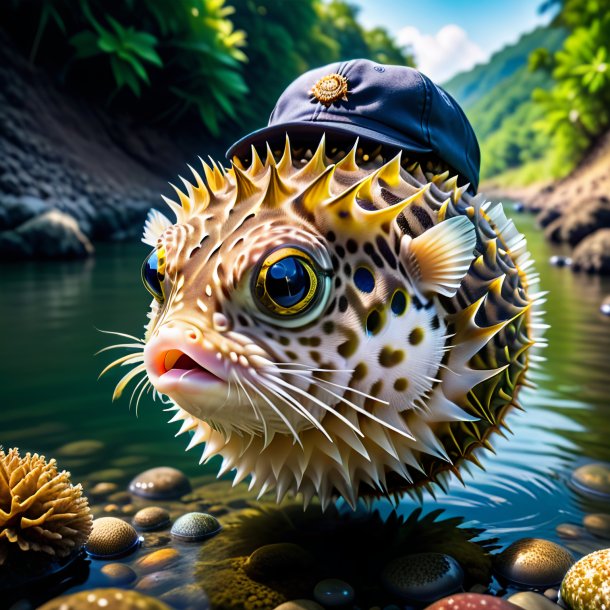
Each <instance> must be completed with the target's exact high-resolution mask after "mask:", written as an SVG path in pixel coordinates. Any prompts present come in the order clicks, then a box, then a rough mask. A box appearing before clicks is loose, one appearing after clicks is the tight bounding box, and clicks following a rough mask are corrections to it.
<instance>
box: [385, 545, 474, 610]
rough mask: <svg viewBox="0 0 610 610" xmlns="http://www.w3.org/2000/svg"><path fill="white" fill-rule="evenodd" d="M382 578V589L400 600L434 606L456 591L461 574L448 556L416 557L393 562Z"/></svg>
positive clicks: (415, 555) (418, 554)
mask: <svg viewBox="0 0 610 610" xmlns="http://www.w3.org/2000/svg"><path fill="white" fill-rule="evenodd" d="M381 578H382V583H383V586H384V588H385V589H386V590H387V591H389V592H390V593H392V594H394V595H397V596H398V597H400V598H401V599H404V600H406V601H411V602H433V601H436V600H437V599H440V598H441V597H445V596H446V595H450V594H451V593H455V592H456V591H458V590H459V589H460V588H461V587H462V583H463V582H464V572H463V570H462V568H461V566H460V565H459V563H458V562H457V561H456V560H455V559H454V558H453V557H450V556H449V555H444V554H442V553H417V554H414V555H405V556H403V557H398V558H397V559H394V560H392V561H391V562H390V563H388V565H387V566H386V567H385V568H384V569H383V572H382V575H381Z"/></svg>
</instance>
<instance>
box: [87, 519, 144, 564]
mask: <svg viewBox="0 0 610 610" xmlns="http://www.w3.org/2000/svg"><path fill="white" fill-rule="evenodd" d="M139 544H140V539H139V538H138V534H137V532H136V530H134V529H133V527H132V526H131V525H129V523H127V522H126V521H123V520H122V519H117V518H116V517H101V518H100V519H94V521H93V529H92V530H91V535H90V536H89V540H88V541H87V544H86V545H85V550H86V551H87V554H88V555H90V556H91V557H93V558H94V559H114V558H116V557H122V556H124V555H127V554H129V553H131V552H132V551H134V550H135V549H136V548H137V547H138V546H139Z"/></svg>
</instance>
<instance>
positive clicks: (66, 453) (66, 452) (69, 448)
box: [55, 440, 104, 457]
mask: <svg viewBox="0 0 610 610" xmlns="http://www.w3.org/2000/svg"><path fill="white" fill-rule="evenodd" d="M103 448H104V443H102V442H101V441H96V440H83V441H74V442H73V443H66V444H65V445H62V446H61V447H60V448H59V449H58V450H57V451H56V452H55V455H57V456H59V457H83V456H86V455H93V454H95V453H99V452H100V451H101V450H102V449H103Z"/></svg>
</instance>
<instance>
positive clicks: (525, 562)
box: [494, 538, 574, 589]
mask: <svg viewBox="0 0 610 610" xmlns="http://www.w3.org/2000/svg"><path fill="white" fill-rule="evenodd" d="M573 563H574V558H573V557H572V555H571V553H570V552H569V551H568V550H567V549H565V548H564V547H562V546H560V545H558V544H556V543H555V542H551V541H550V540H543V539H541V538H521V539H520V540H517V541H516V542H513V543H512V544H511V545H510V546H508V547H507V548H506V549H505V550H504V551H502V552H501V553H500V554H499V555H496V557H495V559H494V569H495V572H496V574H497V575H498V576H500V577H501V578H503V579H505V580H507V581H509V582H511V583H513V584H515V585H517V586H521V587H528V588H541V589H546V588H548V587H552V586H553V585H558V584H559V583H560V582H561V580H562V579H563V577H564V575H565V573H566V572H567V571H568V570H569V569H570V566H571V565H572V564H573Z"/></svg>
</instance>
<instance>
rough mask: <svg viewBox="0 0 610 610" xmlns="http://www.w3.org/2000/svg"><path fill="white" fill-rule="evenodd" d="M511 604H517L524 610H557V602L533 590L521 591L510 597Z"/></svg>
mask: <svg viewBox="0 0 610 610" xmlns="http://www.w3.org/2000/svg"><path fill="white" fill-rule="evenodd" d="M508 601H509V602H510V603H511V604H515V606H518V607H519V608H523V610H557V604H556V603H555V602H552V601H551V600H550V599H548V598H547V597H545V596H544V595H540V594H539V593H533V592H532V591H520V592H519V593H515V594H514V595H511V596H510V597H509V598H508Z"/></svg>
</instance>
